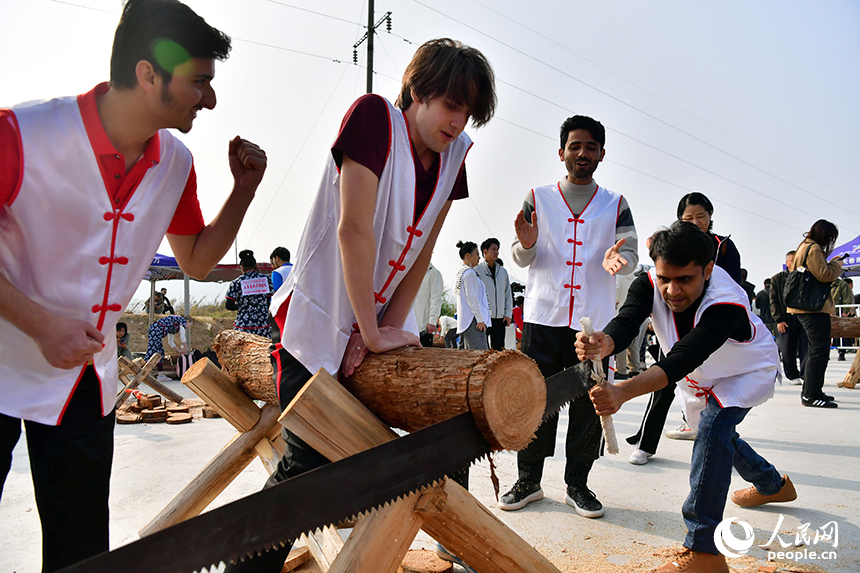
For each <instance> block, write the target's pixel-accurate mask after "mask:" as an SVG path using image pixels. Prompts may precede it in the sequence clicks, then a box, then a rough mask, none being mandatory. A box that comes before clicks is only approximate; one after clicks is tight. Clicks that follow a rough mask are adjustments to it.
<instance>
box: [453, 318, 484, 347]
mask: <svg viewBox="0 0 860 573" xmlns="http://www.w3.org/2000/svg"><path fill="white" fill-rule="evenodd" d="M460 337H461V338H462V339H463V347H464V348H465V349H466V350H489V349H490V345H489V343H488V342H487V332H486V331H480V330H478V320H477V319H476V318H472V323H471V324H469V327H468V328H467V329H466V330H464V331H463V332H461V333H460Z"/></svg>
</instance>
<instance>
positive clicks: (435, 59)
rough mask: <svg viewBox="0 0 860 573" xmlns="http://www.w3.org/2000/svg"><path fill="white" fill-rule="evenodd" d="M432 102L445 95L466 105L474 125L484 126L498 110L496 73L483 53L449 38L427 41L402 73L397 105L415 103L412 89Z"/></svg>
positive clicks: (405, 105)
mask: <svg viewBox="0 0 860 573" xmlns="http://www.w3.org/2000/svg"><path fill="white" fill-rule="evenodd" d="M413 90H414V91H415V95H417V96H418V97H419V98H421V99H422V100H425V101H426V102H428V103H429V102H430V100H433V99H435V98H437V97H440V96H444V97H447V98H450V99H451V100H453V101H455V102H457V103H459V104H462V105H464V106H466V108H467V109H468V110H469V115H470V116H471V117H472V125H474V126H475V127H481V126H482V125H484V124H485V123H487V122H488V121H490V119H491V118H492V117H493V114H494V113H495V112H496V103H497V99H496V76H495V74H494V73H493V68H492V66H490V62H488V61H487V58H486V57H484V54H482V53H481V52H479V51H478V50H476V49H475V48H470V47H469V46H464V45H463V44H461V43H460V42H458V41H456V40H452V39H450V38H439V39H436V40H430V41H428V42H425V43H424V44H422V45H421V47H419V48H418V51H416V52H415V55H414V56H412V61H411V62H409V65H408V66H406V71H405V72H403V84H402V87H401V88H400V95H399V96H397V101H396V102H395V105H396V106H397V107H399V108H400V109H402V110H405V109H407V108H408V107H409V106H410V105H412V91H413Z"/></svg>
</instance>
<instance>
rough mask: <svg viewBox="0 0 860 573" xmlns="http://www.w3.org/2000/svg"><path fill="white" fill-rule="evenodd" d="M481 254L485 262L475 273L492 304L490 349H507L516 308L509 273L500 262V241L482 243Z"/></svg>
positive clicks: (493, 240) (490, 239)
mask: <svg viewBox="0 0 860 573" xmlns="http://www.w3.org/2000/svg"><path fill="white" fill-rule="evenodd" d="M481 254H482V255H483V257H484V260H483V261H481V262H480V263H478V266H476V267H475V272H476V273H478V276H479V277H481V280H482V281H484V285H485V286H486V287H487V302H489V303H490V319H491V320H492V324H488V325H487V336H489V337H490V348H492V349H493V350H504V349H505V329H506V328H507V327H508V326H510V324H511V313H512V312H513V308H514V299H513V292H511V279H510V278H509V277H508V271H507V269H506V268H505V267H503V266H502V261H501V260H499V240H498V239H496V238H495V237H490V238H489V239H487V240H486V241H484V242H483V243H481Z"/></svg>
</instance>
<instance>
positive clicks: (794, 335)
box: [776, 314, 808, 380]
mask: <svg viewBox="0 0 860 573" xmlns="http://www.w3.org/2000/svg"><path fill="white" fill-rule="evenodd" d="M776 343H777V346H778V347H779V355H780V358H781V359H782V369H783V371H784V372H785V375H786V377H787V378H789V379H790V380H794V379H795V378H802V377H803V375H802V372H803V367H804V365H805V362H806V347H807V344H808V343H807V340H806V332H805V331H804V330H803V327H802V326H800V321H799V320H798V319H797V315H795V314H789V315H788V318H786V319H785V332H777V337H776ZM798 359H800V369H798V368H797V360H798Z"/></svg>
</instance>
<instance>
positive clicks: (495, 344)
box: [487, 318, 505, 350]
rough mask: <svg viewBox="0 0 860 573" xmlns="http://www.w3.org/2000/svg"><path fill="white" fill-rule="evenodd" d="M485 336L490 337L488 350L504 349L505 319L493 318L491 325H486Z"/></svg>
mask: <svg viewBox="0 0 860 573" xmlns="http://www.w3.org/2000/svg"><path fill="white" fill-rule="evenodd" d="M487 336H489V337H490V348H492V349H493V350H504V349H505V319H504V318H494V319H492V324H488V325H487Z"/></svg>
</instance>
